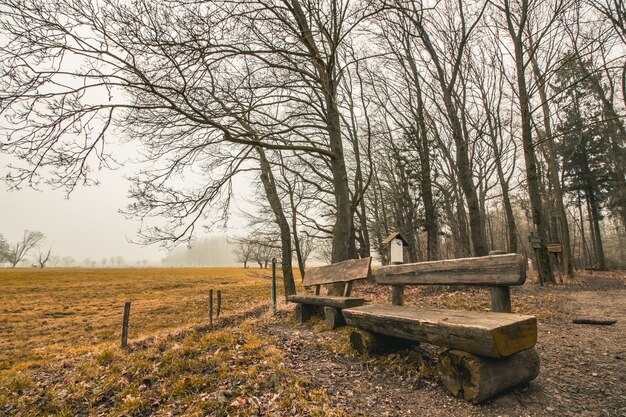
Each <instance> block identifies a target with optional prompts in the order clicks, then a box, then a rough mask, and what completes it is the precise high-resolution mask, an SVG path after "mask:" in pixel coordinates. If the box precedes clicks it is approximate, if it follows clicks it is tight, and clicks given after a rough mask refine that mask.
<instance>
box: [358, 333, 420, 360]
mask: <svg viewBox="0 0 626 417" xmlns="http://www.w3.org/2000/svg"><path fill="white" fill-rule="evenodd" d="M350 344H351V345H352V347H353V348H354V350H356V351H357V352H358V353H359V354H361V355H378V354H381V353H390V352H396V351H398V350H403V349H408V348H411V347H413V346H419V342H416V341H413V340H407V339H401V338H399V337H393V336H387V335H384V334H380V333H374V332H369V331H367V330H354V331H353V332H352V333H350Z"/></svg>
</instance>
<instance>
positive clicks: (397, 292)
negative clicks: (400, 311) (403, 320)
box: [391, 285, 404, 306]
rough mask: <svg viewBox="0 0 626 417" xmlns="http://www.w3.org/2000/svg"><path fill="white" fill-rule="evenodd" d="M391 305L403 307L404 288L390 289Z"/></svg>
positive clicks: (400, 286) (397, 286)
mask: <svg viewBox="0 0 626 417" xmlns="http://www.w3.org/2000/svg"><path fill="white" fill-rule="evenodd" d="M391 304H393V305H394V306H401V305H404V287H403V286H402V285H394V286H393V287H391Z"/></svg>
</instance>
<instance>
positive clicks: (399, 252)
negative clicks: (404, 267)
mask: <svg viewBox="0 0 626 417" xmlns="http://www.w3.org/2000/svg"><path fill="white" fill-rule="evenodd" d="M383 243H384V244H386V245H389V263H390V264H391V265H398V264H403V263H404V248H405V247H407V246H408V244H407V242H406V240H404V238H403V237H402V235H401V234H400V232H395V233H392V234H390V235H389V236H387V237H386V238H385V240H383Z"/></svg>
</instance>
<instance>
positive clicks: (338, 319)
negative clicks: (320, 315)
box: [324, 307, 346, 330]
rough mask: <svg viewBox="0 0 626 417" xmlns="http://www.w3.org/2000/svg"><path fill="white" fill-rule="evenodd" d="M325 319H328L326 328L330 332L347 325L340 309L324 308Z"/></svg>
mask: <svg viewBox="0 0 626 417" xmlns="http://www.w3.org/2000/svg"><path fill="white" fill-rule="evenodd" d="M324 318H325V319H326V327H327V328H328V329H330V330H333V329H336V328H337V327H340V326H345V324H346V321H345V319H344V318H343V314H341V310H339V309H338V308H334V307H324Z"/></svg>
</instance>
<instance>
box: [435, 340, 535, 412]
mask: <svg viewBox="0 0 626 417" xmlns="http://www.w3.org/2000/svg"><path fill="white" fill-rule="evenodd" d="M437 369H438V370H439V376H440V377H441V380H442V382H443V385H444V386H445V387H446V388H447V389H448V391H450V392H451V393H452V394H453V395H454V396H456V397H462V398H465V399H466V400H469V401H472V402H473V403H480V402H482V401H485V400H486V399H488V398H491V397H493V396H494V395H497V394H499V393H501V392H502V391H504V390H506V389H509V388H511V387H514V386H515V385H519V384H523V383H526V382H530V381H532V380H533V379H535V378H536V377H537V375H539V356H538V355H537V351H536V350H535V349H534V348H531V349H526V350H523V351H521V352H519V353H516V354H514V355H511V356H509V357H507V358H488V357H485V356H479V355H474V354H472V353H467V352H462V351H460V350H448V351H445V352H443V353H442V354H441V355H439V360H438V361H437Z"/></svg>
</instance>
